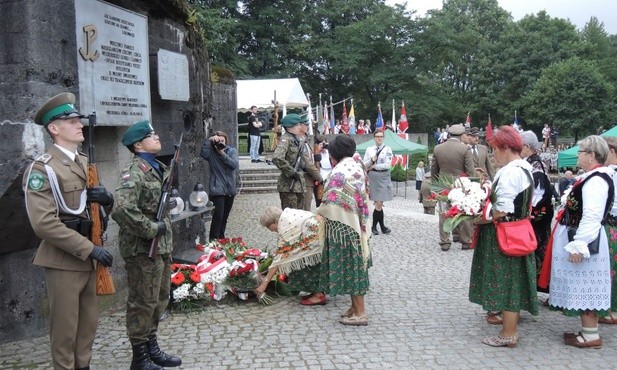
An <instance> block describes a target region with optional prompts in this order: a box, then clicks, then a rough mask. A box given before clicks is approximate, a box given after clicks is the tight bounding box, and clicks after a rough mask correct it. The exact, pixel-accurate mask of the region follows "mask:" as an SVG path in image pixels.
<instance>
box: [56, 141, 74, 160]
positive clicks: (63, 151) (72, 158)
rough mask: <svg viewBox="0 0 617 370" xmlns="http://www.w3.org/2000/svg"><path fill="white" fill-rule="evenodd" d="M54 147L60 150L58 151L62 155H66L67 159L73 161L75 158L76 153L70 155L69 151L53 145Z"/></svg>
mask: <svg viewBox="0 0 617 370" xmlns="http://www.w3.org/2000/svg"><path fill="white" fill-rule="evenodd" d="M54 145H55V146H56V148H58V149H60V151H62V153H64V154H66V155H67V156H68V157H69V158H71V160H72V161H74V160H75V157H77V153H71V151H70V150H68V149H66V148H63V147H61V146H60V145H58V144H56V143H54Z"/></svg>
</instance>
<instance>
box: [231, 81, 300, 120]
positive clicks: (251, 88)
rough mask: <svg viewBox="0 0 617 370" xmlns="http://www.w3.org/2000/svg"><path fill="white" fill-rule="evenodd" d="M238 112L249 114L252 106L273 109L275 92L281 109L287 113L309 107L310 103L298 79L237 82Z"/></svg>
mask: <svg viewBox="0 0 617 370" xmlns="http://www.w3.org/2000/svg"><path fill="white" fill-rule="evenodd" d="M236 83H237V97H238V112H247V111H248V110H249V109H250V108H251V106H253V105H254V106H256V107H257V108H259V109H272V108H274V104H272V100H274V92H275V91H276V100H277V101H278V102H279V107H280V108H282V109H283V111H284V112H285V111H286V110H287V108H304V107H308V105H309V102H308V100H307V99H306V94H305V93H304V90H302V85H300V81H299V80H298V79H297V78H280V79H273V80H237V81H236Z"/></svg>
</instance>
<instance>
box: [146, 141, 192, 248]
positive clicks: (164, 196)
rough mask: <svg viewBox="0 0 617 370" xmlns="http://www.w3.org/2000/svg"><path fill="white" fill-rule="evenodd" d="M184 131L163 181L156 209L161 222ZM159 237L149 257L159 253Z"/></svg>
mask: <svg viewBox="0 0 617 370" xmlns="http://www.w3.org/2000/svg"><path fill="white" fill-rule="evenodd" d="M183 135H184V132H182V133H181V134H180V141H179V142H178V144H174V148H175V149H176V152H175V153H174V158H173V159H172V160H171V165H170V166H169V176H168V177H167V180H165V181H164V182H163V186H162V187H161V198H160V199H159V206H158V209H157V211H156V221H157V222H161V221H164V220H165V216H166V215H167V203H168V202H169V197H170V195H171V186H172V185H173V182H174V169H175V168H176V164H177V163H178V159H179V158H180V145H182V136H183ZM159 238H160V237H156V238H154V239H152V243H151V244H150V251H149V252H148V257H150V258H152V259H154V257H155V256H156V255H157V254H158V253H159Z"/></svg>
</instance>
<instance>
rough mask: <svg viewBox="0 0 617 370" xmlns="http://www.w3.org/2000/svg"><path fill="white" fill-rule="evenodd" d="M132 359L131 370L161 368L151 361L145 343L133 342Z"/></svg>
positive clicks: (154, 369) (159, 369) (160, 369)
mask: <svg viewBox="0 0 617 370" xmlns="http://www.w3.org/2000/svg"><path fill="white" fill-rule="evenodd" d="M132 347H133V361H131V370H162V369H163V368H162V367H160V366H159V365H157V364H155V363H153V362H152V361H151V360H150V355H148V346H147V343H146V342H144V343H139V344H133V345H132Z"/></svg>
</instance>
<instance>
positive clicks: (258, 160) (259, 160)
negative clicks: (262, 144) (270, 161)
mask: <svg viewBox="0 0 617 370" xmlns="http://www.w3.org/2000/svg"><path fill="white" fill-rule="evenodd" d="M255 162H257V163H259V162H263V161H262V160H261V159H256V160H255Z"/></svg>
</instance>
